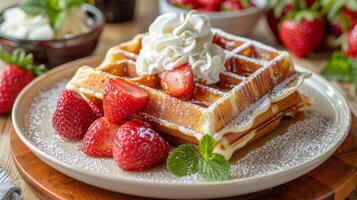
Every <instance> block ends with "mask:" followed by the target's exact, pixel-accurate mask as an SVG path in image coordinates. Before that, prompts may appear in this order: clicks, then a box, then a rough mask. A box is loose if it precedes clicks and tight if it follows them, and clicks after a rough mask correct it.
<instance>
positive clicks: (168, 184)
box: [11, 56, 352, 188]
mask: <svg viewBox="0 0 357 200" xmlns="http://www.w3.org/2000/svg"><path fill="white" fill-rule="evenodd" d="M102 58H103V56H89V57H85V58H82V59H79V60H75V61H71V62H68V63H65V64H62V65H60V66H58V67H56V68H54V69H51V70H49V71H48V72H46V73H45V74H42V75H41V76H39V77H37V78H36V79H35V80H34V81H32V82H31V83H30V84H28V85H27V86H26V87H25V88H24V89H23V90H22V91H21V92H20V94H19V95H18V97H17V98H16V100H15V103H14V106H13V109H12V114H11V118H12V122H13V127H14V129H15V132H16V134H17V135H18V136H19V138H20V139H21V141H22V142H23V143H24V144H25V145H26V146H27V147H28V148H29V149H30V150H31V151H32V152H33V153H35V154H36V156H37V157H39V158H40V159H41V160H43V159H42V158H41V157H44V158H46V159H47V160H49V161H51V162H52V163H56V164H57V165H60V166H61V167H64V168H67V169H70V170H71V171H72V172H75V173H78V174H83V175H86V176H90V177H93V176H95V177H98V178H101V179H107V180H108V179H109V180H111V181H114V182H117V183H129V184H136V185H147V184H150V185H151V186H158V187H164V188H166V187H177V186H179V187H202V186H212V185H231V184H242V183H245V182H254V181H259V180H260V179H268V178H272V177H274V176H277V175H279V174H280V175H281V174H283V173H288V172H292V171H298V169H300V168H303V167H304V166H306V165H309V164H310V165H312V164H314V163H317V162H319V159H321V157H323V156H324V155H327V154H329V153H331V154H332V153H333V152H334V151H335V150H336V149H337V148H338V147H339V146H340V145H341V144H342V142H343V141H344V140H345V139H346V137H347V135H348V132H349V130H350V127H351V120H352V116H351V112H350V109H349V105H348V103H347V100H346V98H345V97H344V96H343V94H342V93H341V92H340V90H339V89H338V88H337V87H336V86H334V85H333V84H331V83H329V82H328V81H327V80H326V79H324V78H323V77H322V76H320V75H318V74H316V73H314V72H312V76H311V78H310V79H311V80H312V79H316V81H318V82H320V83H322V84H324V85H326V87H330V88H332V89H333V90H334V92H335V93H336V94H337V95H338V96H340V97H342V98H340V99H341V100H342V105H341V106H340V107H339V108H340V110H342V109H341V108H343V110H344V111H342V113H346V117H347V125H344V126H343V127H341V128H343V129H339V130H340V131H341V132H342V131H343V138H342V139H341V140H339V141H338V142H337V143H336V144H335V145H334V146H333V148H330V149H327V150H326V151H324V152H323V153H321V154H320V155H319V156H317V157H314V158H312V159H310V160H306V161H304V162H301V163H299V164H297V165H293V166H290V167H289V168H287V169H285V170H283V171H279V170H278V171H274V172H271V173H269V174H263V175H257V176H251V177H244V178H235V179H230V180H226V181H212V182H208V181H200V182H156V181H152V180H142V179H140V180H139V179H132V178H127V177H125V176H122V177H118V176H106V175H103V174H99V173H95V174H93V172H92V171H90V170H88V169H79V168H77V167H74V166H72V165H70V164H67V163H63V162H61V161H60V160H58V159H56V158H54V157H52V156H50V155H48V154H47V153H46V152H44V151H42V150H40V149H38V148H37V146H36V145H34V144H32V143H31V142H30V141H28V140H27V139H26V137H25V136H24V134H23V133H22V131H21V128H20V127H19V125H18V123H17V121H18V119H17V115H18V110H19V105H20V104H21V101H22V98H23V96H25V94H26V93H27V92H28V91H29V90H30V89H31V88H32V86H33V85H36V84H37V83H39V82H41V81H42V80H44V79H46V78H48V77H49V76H54V75H55V74H56V73H57V72H60V71H63V70H68V68H73V65H75V64H76V63H78V64H79V63H83V62H89V61H92V60H98V61H99V60H100V59H102ZM295 68H296V69H297V70H302V71H306V70H307V69H306V68H304V67H302V66H301V65H298V64H295ZM328 101H329V102H330V101H331V99H330V98H328ZM332 101H334V100H332ZM19 120H20V119H19ZM330 156H331V155H329V156H328V157H327V158H329V157H330ZM325 160H326V159H325ZM325 160H323V161H325ZM43 161H44V160H43ZM44 162H45V163H47V162H46V161H44ZM47 164H48V163H47ZM51 167H53V166H51ZM133 173H135V172H133ZM70 177H72V178H74V177H73V176H70ZM74 179H76V178H74Z"/></svg>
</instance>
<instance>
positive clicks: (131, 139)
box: [113, 121, 170, 171]
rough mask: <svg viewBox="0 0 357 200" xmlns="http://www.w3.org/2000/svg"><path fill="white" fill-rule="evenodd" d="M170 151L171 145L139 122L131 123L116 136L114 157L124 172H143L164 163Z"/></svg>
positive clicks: (123, 126)
mask: <svg viewBox="0 0 357 200" xmlns="http://www.w3.org/2000/svg"><path fill="white" fill-rule="evenodd" d="M169 150H170V146H169V144H168V143H167V142H166V141H165V140H164V139H163V138H162V137H160V136H159V134H157V133H156V132H155V131H154V130H152V129H151V128H148V127H146V126H145V125H144V124H142V123H140V122H138V121H130V122H127V123H125V124H123V125H122V126H121V127H120V128H119V130H118V132H117V134H116V135H115V139H114V146H113V157H114V160H115V161H116V163H117V165H118V166H119V167H121V168H122V169H124V170H128V171H142V170H145V169H149V168H152V167H154V166H155V165H158V164H160V163H161V162H163V161H164V160H165V159H166V158H167V155H168V153H169Z"/></svg>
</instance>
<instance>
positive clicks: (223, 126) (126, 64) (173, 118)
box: [67, 29, 307, 158]
mask: <svg viewBox="0 0 357 200" xmlns="http://www.w3.org/2000/svg"><path fill="white" fill-rule="evenodd" d="M141 39H142V35H138V36H136V37H135V38H134V39H133V40H131V41H129V42H126V43H123V44H120V45H118V46H115V47H113V48H111V49H110V50H109V51H108V52H107V55H106V57H105V59H104V61H103V62H102V64H101V65H100V66H98V67H97V68H95V69H93V68H90V67H82V68H80V69H79V70H78V71H77V73H76V75H75V76H74V77H73V78H72V80H71V81H70V82H69V83H68V85H67V87H68V88H69V89H73V90H77V91H79V92H80V93H82V94H83V95H86V96H95V97H97V98H102V95H103V91H104V88H105V85H106V83H107V82H108V81H109V80H110V79H112V78H119V77H122V78H125V79H127V80H129V81H131V82H134V83H137V84H138V85H139V86H140V87H142V88H144V89H145V90H146V91H147V92H148V94H149V97H150V98H149V101H148V104H147V106H146V107H145V108H144V109H143V110H142V111H141V112H140V113H139V114H137V115H136V116H135V117H136V118H140V119H142V120H147V121H150V122H152V123H153V124H154V125H155V126H156V128H157V129H158V130H160V131H163V132H165V133H168V134H169V135H171V136H174V137H173V138H176V139H177V138H180V139H182V140H184V141H185V142H192V143H197V142H198V141H199V139H200V138H201V137H202V136H203V135H204V134H210V135H212V136H214V137H215V138H216V139H217V140H218V141H219V145H218V146H217V149H216V150H217V151H219V152H221V153H222V154H223V155H225V156H226V157H227V158H229V157H230V156H231V154H232V153H233V151H234V150H236V149H238V148H240V147H241V146H244V144H246V143H248V142H251V141H253V140H254V139H256V138H258V137H259V136H261V135H263V134H265V133H267V132H268V131H270V130H271V129H273V128H275V127H276V126H277V125H278V123H279V121H280V119H281V118H282V117H283V116H285V115H287V114H293V113H294V112H296V111H298V110H299V109H300V108H302V107H304V106H306V104H307V102H306V101H305V100H304V97H302V96H301V95H300V94H299V93H298V92H296V89H297V88H298V87H299V86H300V85H301V84H302V82H303V80H304V78H305V77H306V76H307V74H302V73H299V72H296V71H295V69H294V67H293V64H292V61H291V58H290V55H289V54H288V53H287V52H283V51H278V50H276V49H274V48H271V47H268V46H266V45H263V44H261V43H258V42H255V41H252V40H249V39H246V38H241V37H237V36H233V35H230V34H227V33H225V32H223V31H221V30H217V29H214V38H213V42H214V43H216V44H218V45H220V46H221V47H222V48H224V49H225V50H226V53H227V55H228V59H227V62H226V64H225V66H226V69H227V70H226V72H223V73H221V74H220V82H218V83H216V84H213V85H204V84H203V82H202V81H197V82H196V83H195V89H194V92H193V95H192V98H190V99H186V100H180V99H177V98H175V97H172V96H170V95H168V94H166V93H164V92H163V91H162V89H161V88H160V84H159V81H160V78H159V77H158V76H156V75H153V76H142V77H140V76H137V74H136V67H135V61H136V59H137V55H138V54H139V52H140V49H141ZM274 91H276V92H275V93H276V94H273V92H274ZM278 93H279V95H280V96H279V95H278ZM274 95H275V96H274ZM262 100H264V102H263V103H265V104H267V105H265V107H264V108H263V107H259V106H258V105H257V103H259V101H262ZM248 108H255V110H256V111H254V109H253V111H254V112H252V115H256V116H252V117H251V119H250V121H249V120H248V121H247V122H246V124H245V126H244V124H243V125H242V124H240V123H241V122H240V121H239V120H240V118H242V117H244V116H243V115H246V112H247V111H248V110H249V109H248ZM257 112H258V114H257ZM247 124H248V125H249V126H248V125H247Z"/></svg>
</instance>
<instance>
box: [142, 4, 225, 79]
mask: <svg viewBox="0 0 357 200" xmlns="http://www.w3.org/2000/svg"><path fill="white" fill-rule="evenodd" d="M212 38H213V33H212V30H211V23H210V20H209V18H208V16H207V15H204V14H200V13H197V12H196V11H191V12H189V13H188V14H187V15H185V14H181V15H177V14H174V13H168V14H164V15H161V16H159V17H158V18H157V19H156V20H155V21H154V22H153V24H151V26H150V28H149V33H148V34H147V35H145V36H144V37H143V40H142V49H141V51H140V54H139V57H138V59H137V62H136V71H137V73H138V74H139V75H141V76H144V75H152V74H160V73H161V72H164V71H166V70H172V69H174V68H175V67H178V66H180V65H181V64H184V63H189V64H190V65H191V66H192V69H193V73H194V75H195V79H203V80H205V83H206V84H213V83H216V82H218V81H219V74H220V73H221V72H222V71H224V70H225V67H224V63H225V61H226V54H225V52H224V50H223V49H222V48H221V47H219V46H218V45H215V44H213V43H212Z"/></svg>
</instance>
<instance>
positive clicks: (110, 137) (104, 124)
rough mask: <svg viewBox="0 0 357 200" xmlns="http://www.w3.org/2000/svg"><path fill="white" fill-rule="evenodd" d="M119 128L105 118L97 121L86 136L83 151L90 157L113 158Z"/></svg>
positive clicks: (82, 146) (82, 145)
mask: <svg viewBox="0 0 357 200" xmlns="http://www.w3.org/2000/svg"><path fill="white" fill-rule="evenodd" d="M118 128H119V126H118V125H116V124H112V123H110V122H109V121H108V120H107V119H106V118H105V117H102V118H99V119H97V120H95V121H94V122H93V123H92V125H90V127H89V128H88V131H87V133H86V134H85V135H84V138H83V141H82V144H81V150H82V151H83V152H84V153H86V154H87V155H89V156H94V157H112V156H113V143H114V136H115V133H116V132H117V131H118Z"/></svg>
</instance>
